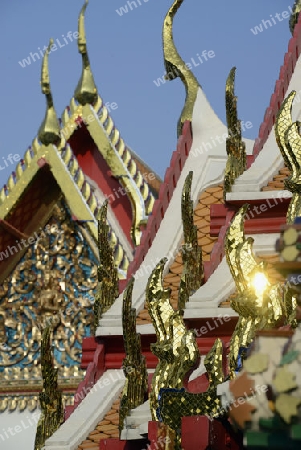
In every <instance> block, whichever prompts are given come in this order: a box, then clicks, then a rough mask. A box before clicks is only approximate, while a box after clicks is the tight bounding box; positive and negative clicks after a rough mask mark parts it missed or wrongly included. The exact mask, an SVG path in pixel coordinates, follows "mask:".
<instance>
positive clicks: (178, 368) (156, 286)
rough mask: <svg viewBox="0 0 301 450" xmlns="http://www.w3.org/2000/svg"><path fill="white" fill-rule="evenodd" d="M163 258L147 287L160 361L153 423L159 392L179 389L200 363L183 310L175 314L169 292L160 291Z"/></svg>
mask: <svg viewBox="0 0 301 450" xmlns="http://www.w3.org/2000/svg"><path fill="white" fill-rule="evenodd" d="M166 261H167V258H163V259H162V260H161V261H160V262H159V263H158V264H157V266H156V267H155V269H154V270H153V272H152V273H151V275H150V277H149V280H148V283H147V287H146V303H147V306H148V311H149V314H150V316H151V319H152V323H153V325H154V328H155V331H156V336H157V342H156V344H151V350H152V352H153V353H154V355H156V356H157V357H158V358H159V363H158V365H157V367H156V369H155V373H154V375H153V378H152V388H151V393H150V397H149V398H150V408H151V414H152V418H153V420H158V416H157V410H158V406H159V404H158V401H159V394H160V389H162V388H177V389H179V388H181V387H182V386H183V381H184V378H185V377H186V376H187V373H188V372H189V371H190V370H192V369H193V368H194V367H195V365H196V364H197V363H198V360H199V350H198V347H197V344H196V341H195V337H194V334H193V332H192V331H189V330H187V329H186V327H185V324H184V321H183V310H179V311H175V310H174V309H173V308H172V306H171V304H170V289H164V288H163V271H164V265H165V263H166Z"/></svg>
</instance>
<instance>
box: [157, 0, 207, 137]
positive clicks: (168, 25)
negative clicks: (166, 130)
mask: <svg viewBox="0 0 301 450" xmlns="http://www.w3.org/2000/svg"><path fill="white" fill-rule="evenodd" d="M183 1H184V0H174V2H173V4H172V6H171V8H170V9H169V10H168V12H167V14H166V17H165V19H164V23H163V52H164V64H165V70H166V77H165V78H166V79H167V80H174V79H175V78H178V77H179V78H180V79H181V81H182V82H183V83H184V86H185V90H186V99H185V105H184V108H183V110H182V113H181V117H180V119H179V121H178V137H179V136H180V135H181V133H182V127H183V125H184V123H185V121H186V120H189V121H190V122H191V121H192V114H193V108H194V104H195V102H196V98H197V94H198V90H199V88H200V86H199V83H198V81H197V79H196V78H195V76H194V75H193V73H192V72H191V70H189V69H188V68H187V67H186V65H185V63H184V61H183V59H182V58H181V57H180V55H179V53H178V51H177V49H176V46H175V44H174V40H173V20H174V17H175V15H176V13H177V11H178V9H179V8H180V6H181V5H182V3H183Z"/></svg>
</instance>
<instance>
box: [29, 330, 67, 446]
mask: <svg viewBox="0 0 301 450" xmlns="http://www.w3.org/2000/svg"><path fill="white" fill-rule="evenodd" d="M51 329H52V327H51V326H50V325H48V326H47V327H46V328H45V330H44V331H43V335H42V341H41V371H42V378H43V389H42V390H41V392H40V394H39V400H40V406H41V409H42V413H41V417H40V419H39V422H38V426H37V432H36V439H35V446H34V449H35V450H42V448H43V447H44V444H45V441H46V440H47V439H48V438H49V437H50V436H52V435H53V433H54V432H55V431H56V430H57V429H58V428H59V427H60V425H61V424H62V423H63V422H64V407H63V396H62V392H61V390H60V389H59V388H58V370H57V369H56V368H55V367H54V363H53V356H52V347H51Z"/></svg>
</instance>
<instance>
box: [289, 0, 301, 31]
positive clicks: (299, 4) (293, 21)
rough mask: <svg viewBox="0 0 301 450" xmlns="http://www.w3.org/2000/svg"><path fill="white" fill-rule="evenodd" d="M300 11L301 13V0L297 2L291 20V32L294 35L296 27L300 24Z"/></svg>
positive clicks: (296, 0)
mask: <svg viewBox="0 0 301 450" xmlns="http://www.w3.org/2000/svg"><path fill="white" fill-rule="evenodd" d="M300 11H301V0H295V3H294V6H293V12H292V14H291V17H290V20H289V26H290V31H291V33H292V34H294V29H295V26H296V25H297V23H298V20H299V14H300Z"/></svg>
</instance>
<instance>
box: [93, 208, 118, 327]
mask: <svg viewBox="0 0 301 450" xmlns="http://www.w3.org/2000/svg"><path fill="white" fill-rule="evenodd" d="M107 208H108V201H107V200H106V201H105V202H104V204H103V206H102V207H101V210H100V218H99V220H98V250H99V260H100V263H99V266H98V269H97V279H98V284H97V290H96V294H95V300H94V331H95V332H96V329H97V327H98V324H99V320H100V318H101V317H102V315H103V314H104V313H105V312H106V311H108V309H109V308H110V307H111V306H112V305H113V303H114V302H115V300H116V298H117V297H118V295H119V285H118V271H117V269H116V267H115V264H114V254H113V250H112V248H111V246H110V243H109V239H108V233H109V226H108V225H107Z"/></svg>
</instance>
